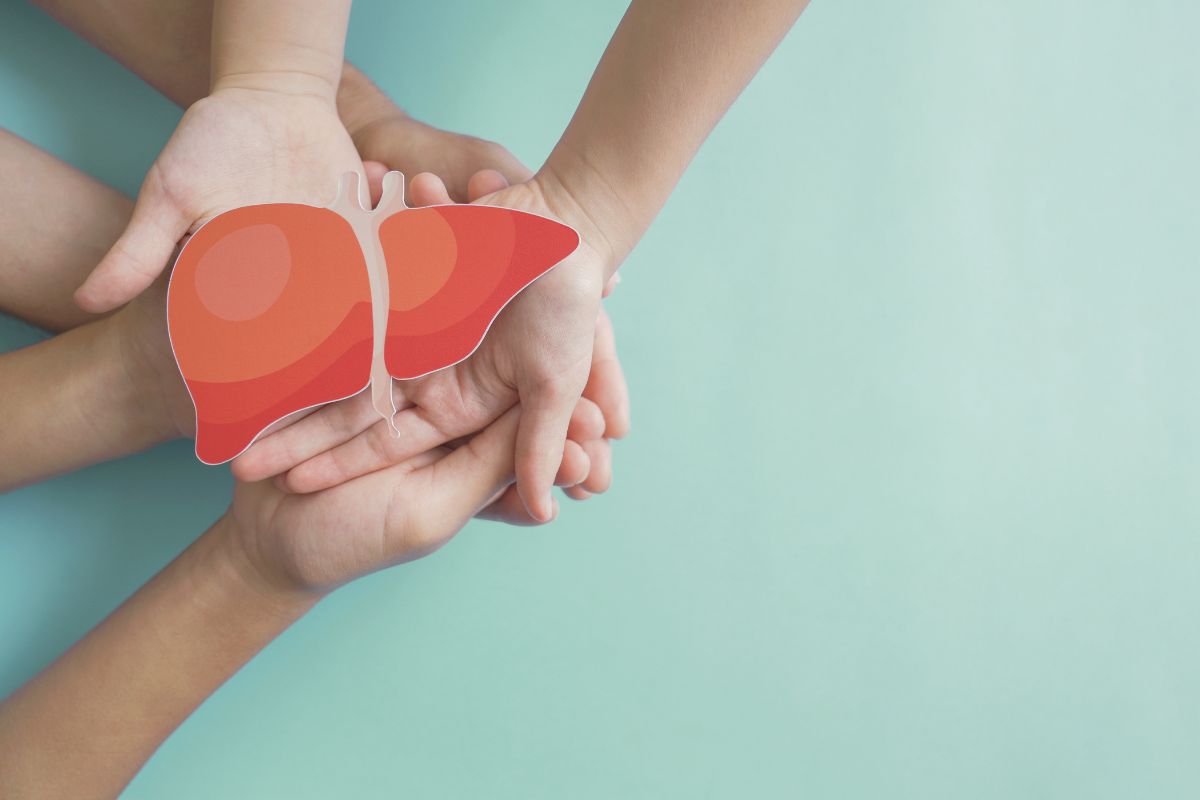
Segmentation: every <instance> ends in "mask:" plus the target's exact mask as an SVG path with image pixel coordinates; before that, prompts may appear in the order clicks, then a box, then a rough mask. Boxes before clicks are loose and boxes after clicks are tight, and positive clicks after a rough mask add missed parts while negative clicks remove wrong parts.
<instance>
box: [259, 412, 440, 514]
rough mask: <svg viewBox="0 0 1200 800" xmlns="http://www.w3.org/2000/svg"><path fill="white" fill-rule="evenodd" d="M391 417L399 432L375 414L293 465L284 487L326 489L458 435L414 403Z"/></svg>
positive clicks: (397, 462)
mask: <svg viewBox="0 0 1200 800" xmlns="http://www.w3.org/2000/svg"><path fill="white" fill-rule="evenodd" d="M392 421H393V423H394V424H395V426H396V430H398V431H399V432H400V435H399V436H394V435H393V434H392V430H391V427H390V426H389V425H388V423H387V422H386V421H385V420H382V419H380V418H379V417H378V415H376V417H375V422H374V423H373V424H371V425H370V426H369V427H367V428H366V429H364V430H363V431H362V432H361V433H359V434H358V435H356V436H354V437H352V438H350V439H348V440H345V441H344V442H343V443H341V444H337V445H336V446H334V447H332V448H330V449H328V450H325V451H324V452H320V453H319V454H318V455H315V456H313V457H312V458H309V459H308V460H307V461H304V462H303V463H301V464H299V465H297V466H295V467H293V468H292V469H291V470H290V471H289V472H288V474H287V477H286V478H285V486H287V489H288V491H291V492H295V493H297V494H306V493H308V492H318V491H321V490H322V489H328V488H330V487H331V486H337V485H338V484H339V483H345V482H346V481H348V480H351V479H352V478H357V477H358V476H360V475H366V474H367V473H370V472H376V471H378V470H381V469H385V468H387V467H390V466H392V465H393V464H399V463H400V462H402V461H406V460H407V459H409V458H412V457H413V456H415V455H417V454H419V453H423V452H425V451H426V450H431V449H432V448H434V447H440V446H441V445H443V444H445V443H446V442H448V441H450V440H451V439H453V438H454V437H455V436H457V435H458V434H457V433H447V432H445V431H443V430H441V429H440V428H438V426H436V425H434V424H433V423H432V422H431V421H430V420H429V419H428V418H427V416H426V415H425V412H424V410H423V409H421V408H419V407H415V406H414V407H412V408H406V409H404V410H402V411H400V412H398V413H397V414H396V416H395V417H394V418H393V420H392ZM280 433H281V434H282V433H283V431H280ZM460 449H461V448H460ZM456 452H457V451H456Z"/></svg>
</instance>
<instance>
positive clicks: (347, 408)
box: [230, 392, 379, 482]
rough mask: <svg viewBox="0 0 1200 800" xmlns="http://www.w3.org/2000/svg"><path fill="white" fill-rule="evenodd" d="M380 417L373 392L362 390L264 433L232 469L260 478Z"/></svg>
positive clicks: (244, 478)
mask: <svg viewBox="0 0 1200 800" xmlns="http://www.w3.org/2000/svg"><path fill="white" fill-rule="evenodd" d="M378 420H379V414H378V412H376V411H375V409H374V408H372V407H371V396H370V393H369V392H360V393H358V394H356V395H355V396H354V397H351V398H348V399H346V400H342V401H340V402H337V403H331V404H330V405H327V406H324V407H323V408H321V409H319V410H318V411H315V412H313V413H312V414H309V415H308V416H306V417H304V418H303V419H301V420H298V421H296V422H295V423H293V424H291V425H288V426H287V427H285V428H281V429H280V430H277V431H275V432H274V433H269V434H267V435H264V436H263V437H262V438H261V439H259V440H258V441H256V442H255V443H254V444H252V445H250V448H249V449H248V450H246V452H244V453H242V454H241V455H240V456H238V457H237V458H235V459H234V460H233V463H232V464H231V465H230V469H231V470H232V471H233V474H234V477H236V478H237V479H238V480H241V481H247V482H252V481H260V480H263V479H264V478H269V477H271V476H273V475H278V474H280V473H281V472H286V471H288V470H289V469H291V468H292V467H295V466H297V465H299V464H301V463H303V462H305V461H307V460H309V459H310V458H312V457H314V456H316V455H319V454H321V453H324V452H325V451H326V450H329V449H330V448H333V447H336V446H338V445H339V444H342V443H343V442H346V441H349V440H350V439H353V438H354V437H355V436H357V435H358V434H359V433H361V432H363V431H365V430H366V429H367V428H369V427H371V426H372V425H373V424H375V423H376V422H377V421H378Z"/></svg>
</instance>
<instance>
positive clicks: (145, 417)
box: [96, 306, 188, 449]
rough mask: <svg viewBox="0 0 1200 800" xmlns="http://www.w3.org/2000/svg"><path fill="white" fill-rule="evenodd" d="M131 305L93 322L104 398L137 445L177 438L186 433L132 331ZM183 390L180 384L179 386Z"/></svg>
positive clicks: (150, 444) (149, 445) (147, 444)
mask: <svg viewBox="0 0 1200 800" xmlns="http://www.w3.org/2000/svg"><path fill="white" fill-rule="evenodd" d="M133 308H134V307H133V306H126V307H125V308H124V309H122V310H121V311H119V312H118V313H116V314H114V315H112V316H110V317H107V318H105V319H103V320H100V321H99V322H97V323H96V326H97V328H98V329H99V334H100V335H99V336H98V338H97V342H96V346H97V348H98V353H99V355H98V359H97V360H98V362H101V363H104V364H105V367H104V370H105V375H106V376H107V384H108V390H107V391H106V392H105V393H104V400H103V401H102V402H104V403H105V404H106V405H107V406H108V408H109V410H110V412H112V415H113V417H114V418H119V419H121V420H123V421H124V423H125V425H127V426H128V429H127V432H126V435H127V436H129V437H130V441H131V442H137V444H138V446H139V447H138V449H141V448H143V447H151V446H153V445H156V444H161V443H163V442H168V441H171V440H172V439H177V438H179V437H180V436H182V435H185V434H187V433H188V431H187V430H185V428H184V425H183V423H182V421H181V420H177V419H175V417H174V415H173V414H172V409H171V407H170V403H169V402H168V400H167V393H166V392H165V391H164V389H163V379H162V377H161V376H160V373H159V371H158V369H157V368H155V366H154V365H153V359H152V358H150V357H148V355H147V354H146V353H145V352H144V350H143V348H142V347H141V346H140V345H139V344H138V343H137V340H136V337H134V336H133V335H132V332H131V327H132V321H131V319H130V314H131V313H134V311H133V310H132V309H133ZM180 389H181V390H182V386H181V387H180Z"/></svg>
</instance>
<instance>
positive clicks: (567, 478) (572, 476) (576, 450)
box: [554, 439, 592, 486]
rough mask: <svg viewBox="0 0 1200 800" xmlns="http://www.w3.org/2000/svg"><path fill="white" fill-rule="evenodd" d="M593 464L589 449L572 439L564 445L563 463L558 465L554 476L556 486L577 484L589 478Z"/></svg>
mask: <svg viewBox="0 0 1200 800" xmlns="http://www.w3.org/2000/svg"><path fill="white" fill-rule="evenodd" d="M591 468H592V464H591V460H590V459H589V458H588V454H587V450H585V449H584V446H583V445H581V444H580V443H579V442H573V441H571V440H570V439H568V440H567V441H566V443H565V444H564V445H563V457H562V463H561V464H559V465H558V474H557V475H555V476H554V485H555V486H575V485H576V484H579V483H583V482H584V481H585V480H587V476H588V473H589V472H590V471H591Z"/></svg>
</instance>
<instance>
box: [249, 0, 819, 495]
mask: <svg viewBox="0 0 1200 800" xmlns="http://www.w3.org/2000/svg"><path fill="white" fill-rule="evenodd" d="M805 5H806V2H805V1H804V0H757V1H756V2H725V1H724V0H652V1H651V0H635V2H633V3H632V4H631V5H630V7H629V10H628V12H627V13H626V15H625V18H624V19H623V20H622V21H621V24H620V26H619V27H618V29H617V32H616V34H615V35H614V36H613V39H612V41H611V42H610V43H609V46H608V49H607V50H606V51H605V53H604V56H603V58H602V59H601V61H600V64H599V66H598V67H597V69H596V72H595V74H594V75H593V77H592V80H591V83H590V84H589V85H588V88H587V92H586V93H585V94H584V97H583V100H582V101H581V102H580V104H579V108H578V109H577V110H576V112H575V115H574V117H573V118H572V120H571V123H570V125H569V126H568V127H567V129H566V131H565V132H564V133H563V136H562V138H561V139H560V140H559V142H558V144H557V145H556V146H555V148H554V150H553V152H552V153H551V154H550V157H549V158H548V159H547V161H546V163H545V165H543V167H542V168H541V169H540V170H539V171H538V172H537V173H536V174H535V175H533V176H532V177H531V178H530V179H529V180H526V181H523V182H517V183H512V184H511V185H509V183H508V181H506V180H504V179H503V177H502V176H497V175H479V176H476V177H475V179H474V180H475V181H476V182H477V184H478V185H482V184H484V183H487V184H488V188H489V189H493V191H489V192H486V193H482V195H483V196H481V197H480V198H479V199H477V200H475V201H474V202H479V203H486V204H492V205H500V206H506V207H509V208H518V209H522V210H525V211H531V212H533V213H537V214H542V215H543V216H547V217H552V218H557V219H559V220H562V221H563V222H565V223H567V224H568V225H571V226H572V227H574V228H575V229H576V230H578V231H579V232H580V234H581V236H582V239H583V245H582V246H581V247H580V249H579V250H578V251H577V252H576V253H575V254H574V255H572V256H571V257H570V258H569V259H568V260H567V262H564V264H562V265H561V266H560V267H559V268H557V269H556V270H554V272H552V273H551V274H550V275H547V276H546V278H545V279H543V280H542V281H539V282H538V284H536V285H535V286H534V287H531V289H530V291H529V292H527V293H526V294H525V295H522V296H521V297H519V298H518V299H517V300H516V301H515V302H514V303H513V306H514V311H515V312H516V313H515V314H514V315H513V317H512V318H511V319H502V320H498V321H497V328H498V329H499V330H498V331H497V333H498V334H499V335H498V336H497V339H496V341H495V342H485V344H484V346H483V347H481V348H480V350H479V352H477V354H476V356H475V357H473V361H476V362H478V361H483V362H485V365H484V366H483V368H482V370H481V371H480V373H476V370H477V368H478V367H479V364H477V363H464V364H463V365H461V368H457V367H456V368H454V369H452V370H447V371H446V372H445V373H444V374H439V375H436V376H431V378H430V379H427V380H429V383H430V386H428V387H416V388H414V389H412V390H410V391H409V396H410V398H411V399H413V400H414V407H413V408H411V409H408V410H407V411H405V412H403V414H402V415H401V417H400V418H397V424H398V425H401V426H403V427H402V429H403V430H406V431H408V430H413V431H416V432H417V434H418V435H419V434H420V433H421V432H423V431H427V429H429V428H430V427H433V428H437V427H438V426H439V425H444V424H445V423H444V422H443V421H442V420H441V419H440V417H439V415H440V414H441V413H442V412H441V411H440V404H441V403H444V402H446V398H447V397H450V398H453V397H455V394H454V393H455V392H456V391H458V392H460V395H461V393H462V392H463V387H466V388H467V389H469V390H471V391H472V392H473V393H469V394H466V395H465V399H464V400H463V405H464V406H470V407H474V408H476V409H490V408H492V407H496V406H502V405H503V404H504V403H505V402H507V401H510V400H519V401H520V403H521V404H522V406H523V407H525V408H527V409H528V410H527V411H526V415H525V417H523V418H522V424H523V425H524V423H525V420H526V419H527V418H532V419H533V420H536V424H537V425H538V426H539V429H544V430H549V429H551V428H554V429H557V428H558V427H561V422H560V421H559V420H560V417H561V414H562V412H561V408H560V405H561V403H564V402H565V398H569V397H572V396H574V395H575V393H576V392H577V391H578V390H579V389H580V388H581V387H584V386H587V387H589V389H590V390H591V391H592V392H593V394H592V396H593V397H597V393H600V394H601V395H603V396H604V397H605V399H604V400H599V399H598V402H606V403H611V404H614V405H617V406H619V407H623V408H627V399H626V398H625V397H623V396H619V394H618V393H616V392H613V391H612V389H611V387H612V386H613V385H614V384H611V383H609V384H607V385H605V382H604V381H603V380H602V381H601V382H600V384H599V385H594V384H592V383H591V382H590V381H589V378H588V372H587V370H586V369H585V365H586V364H588V362H589V360H590V361H591V367H590V370H591V375H592V376H595V375H596V374H597V373H598V372H599V371H600V370H602V369H603V367H601V368H599V369H598V368H597V364H596V361H597V357H598V358H599V360H601V361H603V360H605V359H607V358H608V357H609V356H610V354H611V352H610V351H607V350H601V349H600V345H599V341H600V340H599V339H598V338H595V337H593V338H592V339H591V341H589V331H590V330H592V329H591V327H590V323H591V320H592V319H593V315H594V313H595V309H596V308H597V304H598V302H599V288H598V287H600V286H601V285H603V284H604V282H605V281H606V280H611V278H612V277H613V276H614V275H615V274H616V270H617V268H618V267H619V266H620V264H621V262H622V261H623V260H624V258H625V257H626V256H627V255H628V254H629V252H630V251H631V250H632V249H633V247H634V246H635V245H636V244H637V242H638V241H639V240H640V238H641V236H642V235H643V234H644V233H645V231H646V229H647V228H648V227H649V225H650V223H651V222H652V221H653V219H654V217H655V216H656V215H657V214H658V211H659V210H660V209H661V208H662V205H663V203H665V202H666V199H667V197H668V196H669V195H670V193H671V191H672V190H673V189H674V187H675V185H676V183H678V181H679V178H680V177H681V176H682V174H683V172H684V170H686V169H687V166H688V164H689V163H690V162H691V159H692V157H693V156H694V155H695V153H696V151H697V150H698V149H699V148H700V146H701V144H703V142H704V140H705V138H707V136H708V134H709V132H710V131H711V130H712V128H713V127H714V126H715V125H716V123H717V122H718V121H719V120H720V118H721V116H722V115H723V114H724V113H725V111H726V110H727V109H728V107H729V105H730V104H731V103H732V102H733V101H734V100H735V99H736V98H737V95H738V94H739V93H740V92H741V90H742V89H743V88H744V87H745V85H746V84H747V83H748V82H749V81H750V79H751V78H752V77H753V76H754V74H755V73H756V72H757V71H758V69H759V67H761V66H762V63H763V62H764V61H765V60H766V58H767V56H769V55H770V53H771V52H772V51H773V50H774V48H775V47H776V45H778V43H779V41H780V39H782V37H783V35H784V34H785V33H786V32H787V31H788V30H789V29H790V27H791V26H792V24H793V23H794V22H795V20H796V18H797V17H798V16H799V14H800V13H801V11H803V9H804V7H805ZM697 54H703V57H698V56H697ZM411 194H412V196H413V197H419V198H421V200H422V201H423V202H425V203H441V202H449V201H451V200H453V199H454V197H453V195H452V194H450V191H449V187H448V186H447V185H446V184H445V182H444V181H443V180H441V179H440V178H439V177H437V176H436V175H432V174H421V175H417V176H415V177H414V178H413V180H412V186H411ZM550 296H553V297H554V303H553V304H551V303H550V302H549V299H548V298H549V297H550ZM536 309H542V311H541V312H537V311H535V310H536ZM551 309H553V313H552V312H551ZM593 343H594V345H593ZM522 348H527V349H528V350H530V351H532V350H536V351H537V353H536V355H531V354H529V352H527V351H526V352H523V351H522ZM589 348H593V349H591V350H590V352H589ZM589 356H590V358H589ZM546 365H553V369H547V370H545V371H539V370H542V369H543V368H545V367H546ZM481 375H482V376H487V378H489V379H490V380H485V379H484V378H483V377H481ZM530 386H535V387H538V388H539V392H538V393H535V392H533V391H532V390H529V389H528V388H527V387H530ZM421 391H428V392H429V393H430V394H431V395H432V398H431V399H430V400H428V401H426V400H424V399H423V398H421V397H420V392H421ZM462 416H463V417H465V416H467V414H466V412H464V413H463V414H462ZM479 416H480V417H482V416H484V414H483V413H482V412H480V414H479ZM626 422H627V417H626ZM351 433H352V434H353V435H352V436H346V435H345V434H351ZM619 433H623V430H620V431H616V432H613V431H611V430H610V432H609V435H614V434H619ZM430 438H431V439H432V438H433V437H432V434H430ZM552 438H553V437H551V436H547V437H546V438H545V439H542V438H540V436H531V437H530V438H529V439H523V440H520V441H519V443H518V459H517V480H518V485H519V486H528V485H538V481H539V480H540V477H539V476H538V474H537V471H538V467H537V466H536V464H537V463H538V461H539V459H540V458H541V455H540V454H539V455H537V456H536V457H533V458H523V457H522V456H528V455H530V452H531V450H537V449H538V448H545V449H546V450H547V451H549V450H550V449H551V448H552V445H551V441H552ZM268 449H270V450H271V451H273V452H272V453H271V455H270V456H268V454H267V451H268ZM409 449H410V448H409V444H408V442H407V441H406V440H405V439H403V438H402V439H400V440H395V439H392V438H390V437H389V436H388V433H387V429H386V427H385V426H383V425H380V424H378V423H376V422H374V421H372V420H370V419H369V418H368V417H367V416H366V415H365V414H364V413H363V412H362V410H361V409H359V408H357V407H356V406H355V405H354V404H334V405H331V406H328V407H326V408H324V409H322V410H321V411H320V412H318V413H317V414H314V415H313V417H312V418H311V419H308V420H304V421H302V422H301V423H299V424H298V425H296V426H293V427H292V428H289V429H287V430H284V431H280V432H278V433H276V434H274V435H272V436H270V437H267V438H266V439H264V440H262V441H261V442H259V443H258V444H256V445H255V446H254V447H252V448H250V450H249V451H247V452H246V453H245V454H244V455H243V456H242V457H241V458H240V459H239V462H240V463H237V464H235V472H237V474H239V475H240V476H242V477H243V478H251V477H261V476H262V475H264V474H269V473H270V472H271V471H277V470H280V469H283V468H285V467H286V466H287V464H286V461H287V460H289V459H287V458H285V459H284V460H279V459H278V458H277V456H278V455H279V454H281V453H282V454H284V455H286V456H289V457H291V458H301V457H305V460H304V461H302V462H300V463H298V464H297V465H295V466H294V467H292V468H291V469H290V471H289V472H288V474H287V476H286V478H285V481H286V484H287V486H288V487H289V488H290V489H292V490H293V491H311V490H314V489H319V488H323V487H327V486H332V485H335V484H337V483H339V482H341V481H344V480H347V479H349V478H352V477H354V476H356V475H361V474H363V473H366V472H369V471H371V470H373V469H381V468H383V467H386V466H387V465H388V464H389V463H392V462H393V461H394V460H400V459H404V458H406V457H408V456H409V455H411V453H410V452H409ZM593 483H594V485H597V486H599V485H601V484H602V483H603V479H602V478H601V477H599V476H597V477H595V478H594V481H593ZM604 485H606V484H604ZM525 499H526V504H527V505H529V502H530V498H529V497H528V496H526V497H525Z"/></svg>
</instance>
